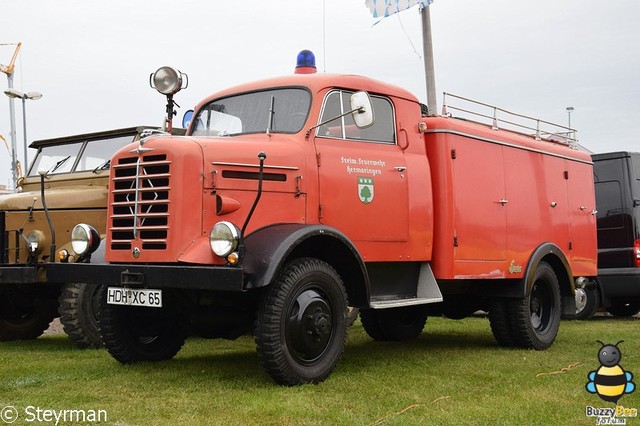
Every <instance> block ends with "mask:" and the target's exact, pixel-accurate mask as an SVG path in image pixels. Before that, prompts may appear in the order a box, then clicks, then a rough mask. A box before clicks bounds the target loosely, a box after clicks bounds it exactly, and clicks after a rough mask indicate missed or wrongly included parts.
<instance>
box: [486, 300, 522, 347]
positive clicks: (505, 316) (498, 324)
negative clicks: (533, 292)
mask: <svg viewBox="0 0 640 426" xmlns="http://www.w3.org/2000/svg"><path fill="white" fill-rule="evenodd" d="M509 303H511V302H510V301H509V300H508V299H496V300H494V301H493V302H492V303H491V307H490V308H489V324H490V325H491V331H492V332H493V337H495V339H496V341H497V342H498V344H499V345H500V346H506V347H512V346H516V339H515V337H514V335H513V331H512V330H511V317H510V316H509Z"/></svg>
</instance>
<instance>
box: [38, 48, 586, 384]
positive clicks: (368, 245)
mask: <svg viewBox="0 0 640 426" xmlns="http://www.w3.org/2000/svg"><path fill="white" fill-rule="evenodd" d="M299 61H300V62H299V63H298V66H297V68H296V73H295V74H293V75H289V76H285V77H280V78H274V79H269V80H264V81H258V82H254V83H249V84H245V85H242V86H239V87H234V88H231V89H228V90H224V91H222V92H219V93H216V94H214V95H212V96H210V97H208V98H206V99H205V100H203V101H202V102H201V103H200V104H199V105H197V107H196V109H195V113H194V115H193V118H192V120H191V123H190V125H189V128H188V131H187V135H186V136H183V137H176V136H170V135H151V136H149V137H147V138H144V139H143V140H141V141H140V142H139V143H136V144H131V145H129V146H127V147H125V148H123V149H121V150H120V151H118V152H117V153H116V154H115V156H114V157H113V159H112V162H111V164H112V166H111V172H110V173H111V186H110V190H109V191H110V195H109V207H108V221H107V234H106V239H105V241H104V242H102V245H103V247H104V254H103V255H102V254H101V255H100V256H99V258H97V257H96V256H94V258H93V259H91V262H90V263H76V264H73V265H51V267H50V268H49V269H48V274H49V277H50V279H59V280H60V281H65V282H94V283H98V284H101V285H103V297H102V306H101V313H100V315H101V322H100V328H101V334H102V337H103V340H104V343H105V345H106V348H107V350H108V351H109V352H110V353H111V354H112V355H113V356H114V357H115V358H116V359H117V360H118V361H120V362H121V363H133V362H138V361H148V360H163V359H170V358H172V357H173V356H174V355H175V354H176V353H177V352H178V351H179V350H180V348H181V347H182V345H183V343H184V341H185V338H186V337H187V336H188V335H200V336H204V337H210V338H218V337H223V338H236V337H238V336H240V335H242V334H245V333H247V332H253V334H254V337H255V341H256V345H257V351H258V355H259V359H260V363H261V365H262V366H263V367H264V369H265V370H266V371H267V372H268V373H269V374H270V375H271V376H272V378H273V379H274V380H275V381H276V382H278V383H280V384H285V385H296V384H300V383H307V382H320V381H322V380H324V379H326V378H327V377H328V376H329V375H330V374H331V372H332V371H333V370H334V368H335V366H336V364H337V362H338V359H339V358H340V356H341V354H342V352H343V349H344V346H345V341H346V334H347V322H346V315H347V309H348V308H347V307H348V306H352V307H357V308H359V309H360V315H361V321H362V324H363V326H364V328H365V330H366V332H367V333H368V334H369V335H370V336H371V337H372V338H373V339H376V340H406V339H413V338H416V337H417V336H419V335H420V333H421V332H422V330H423V327H424V325H425V322H426V319H427V316H429V315H443V314H444V315H445V316H447V317H451V318H463V317H466V316H468V315H471V314H473V313H474V312H475V311H477V310H479V309H482V310H485V311H488V313H489V322H490V325H491V330H492V332H493V334H494V336H495V338H496V340H497V341H498V343H499V344H500V345H502V346H516V347H525V348H534V349H538V350H542V349H546V348H547V347H549V346H550V345H551V344H552V343H553V341H554V340H555V338H556V335H557V332H558V327H559V324H560V318H561V315H562V314H564V315H571V314H575V300H574V290H575V287H576V285H581V284H580V283H582V282H584V281H585V279H586V280H590V279H592V278H593V277H594V276H595V275H596V226H595V216H594V213H595V210H594V208H595V201H594V187H593V177H592V176H593V173H592V162H591V158H590V156H589V155H588V154H587V153H585V152H582V151H580V150H577V149H574V148H573V147H572V146H571V143H569V142H567V139H564V138H557V137H556V138H547V137H545V136H546V135H545V134H544V133H542V132H541V131H540V130H539V128H535V130H534V131H533V133H534V134H532V135H529V134H524V133H523V132H518V131H515V130H503V129H498V126H497V122H496V120H494V123H493V125H485V124H480V123H478V122H474V121H472V120H469V119H459V118H453V117H452V116H450V115H449V114H445V115H441V116H429V114H427V111H426V107H424V106H422V105H421V104H420V103H419V102H418V100H417V99H416V97H415V96H414V95H412V94H411V93H409V92H407V91H406V90H403V89H401V88H398V87H395V86H392V85H389V84H385V83H382V82H379V81H375V80H372V79H369V78H365V77H360V76H354V75H332V74H321V73H316V72H315V65H314V64H313V58H312V54H311V53H310V52H308V51H303V52H301V54H300V55H299ZM153 77H154V81H156V87H157V88H158V90H160V91H161V92H162V93H164V94H166V95H167V96H168V97H169V104H168V108H167V110H168V111H169V114H168V115H169V118H168V122H170V118H171V117H172V115H173V112H172V106H171V105H172V96H173V94H175V93H176V92H177V90H179V89H180V87H181V85H182V82H181V78H180V77H181V74H180V73H178V72H176V71H175V70H171V69H161V70H158V72H157V73H156V75H154V76H153ZM537 123H538V124H540V120H538V121H537ZM73 240H74V250H76V252H77V254H78V255H81V256H85V257H88V256H90V255H91V253H92V252H93V251H94V250H96V249H97V247H98V246H99V245H100V237H99V235H98V233H97V232H96V231H95V230H94V229H93V228H92V227H91V226H90V224H79V225H78V226H76V228H75V229H74V231H73ZM98 253H102V250H101V251H99V252H98ZM576 283H577V284H576Z"/></svg>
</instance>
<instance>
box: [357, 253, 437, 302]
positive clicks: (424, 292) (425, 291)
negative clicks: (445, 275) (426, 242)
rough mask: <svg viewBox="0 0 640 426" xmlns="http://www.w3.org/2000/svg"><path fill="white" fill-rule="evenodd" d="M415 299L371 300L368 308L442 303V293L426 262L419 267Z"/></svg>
mask: <svg viewBox="0 0 640 426" xmlns="http://www.w3.org/2000/svg"><path fill="white" fill-rule="evenodd" d="M416 293H417V294H416V297H413V298H407V299H392V300H390V299H385V300H372V301H371V302H370V303H369V307H370V308H372V309H390V308H400V307H403V306H414V305H426V304H427V303H438V302H442V300H443V298H442V293H441V292H440V288H439V287H438V282H437V281H436V277H434V276H433V271H431V265H430V264H429V263H427V262H425V263H423V264H422V265H421V266H420V276H419V277H418V289H417V292H416Z"/></svg>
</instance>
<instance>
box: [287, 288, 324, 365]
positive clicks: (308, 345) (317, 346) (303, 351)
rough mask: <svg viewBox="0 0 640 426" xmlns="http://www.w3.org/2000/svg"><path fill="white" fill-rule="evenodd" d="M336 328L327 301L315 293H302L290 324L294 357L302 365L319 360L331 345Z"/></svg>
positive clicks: (291, 315)
mask: <svg viewBox="0 0 640 426" xmlns="http://www.w3.org/2000/svg"><path fill="white" fill-rule="evenodd" d="M332 328H333V323H332V319H331V307H330V306H329V304H328V303H327V301H326V300H325V299H324V298H323V297H322V296H321V295H320V294H319V293H318V292H316V291H315V290H306V291H304V292H302V293H300V295H298V297H297V298H296V301H295V303H294V304H293V307H292V308H291V309H290V311H289V315H288V321H287V341H288V343H289V345H290V346H291V348H292V349H293V354H294V356H295V357H296V358H297V359H298V360H299V361H300V362H302V363H309V362H312V361H314V360H316V359H317V358H319V357H320V356H321V355H322V354H323V353H324V351H325V350H326V348H327V347H328V345H329V342H330V340H331V336H332Z"/></svg>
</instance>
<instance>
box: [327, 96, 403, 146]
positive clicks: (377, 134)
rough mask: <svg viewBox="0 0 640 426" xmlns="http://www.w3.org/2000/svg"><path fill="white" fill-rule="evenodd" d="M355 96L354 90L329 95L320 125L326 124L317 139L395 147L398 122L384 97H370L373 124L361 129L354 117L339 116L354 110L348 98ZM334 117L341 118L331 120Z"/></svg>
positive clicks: (389, 102)
mask: <svg viewBox="0 0 640 426" xmlns="http://www.w3.org/2000/svg"><path fill="white" fill-rule="evenodd" d="M352 94H353V92H351V91H346V90H334V91H332V92H330V93H329V94H328V95H327V96H326V98H325V101H324V106H323V109H322V114H321V117H320V123H324V124H323V125H322V126H320V127H318V131H317V136H319V137H326V138H337V139H347V140H358V141H367V142H378V143H389V144H394V143H395V141H396V139H395V125H394V123H395V121H394V114H393V106H392V104H391V101H389V99H387V98H384V97H381V96H371V104H372V106H373V114H374V117H375V119H374V123H373V124H372V125H371V126H369V127H366V128H363V129H361V128H359V127H358V126H356V125H355V123H354V122H353V117H352V116H351V114H347V115H345V116H343V117H339V116H340V115H342V114H344V113H346V112H348V111H349V110H350V109H351V107H350V105H349V99H350V97H351V95H352ZM334 117H338V118H335V119H333V120H331V119H332V118H334ZM328 120H331V121H328ZM325 122H326V123H325Z"/></svg>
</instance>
